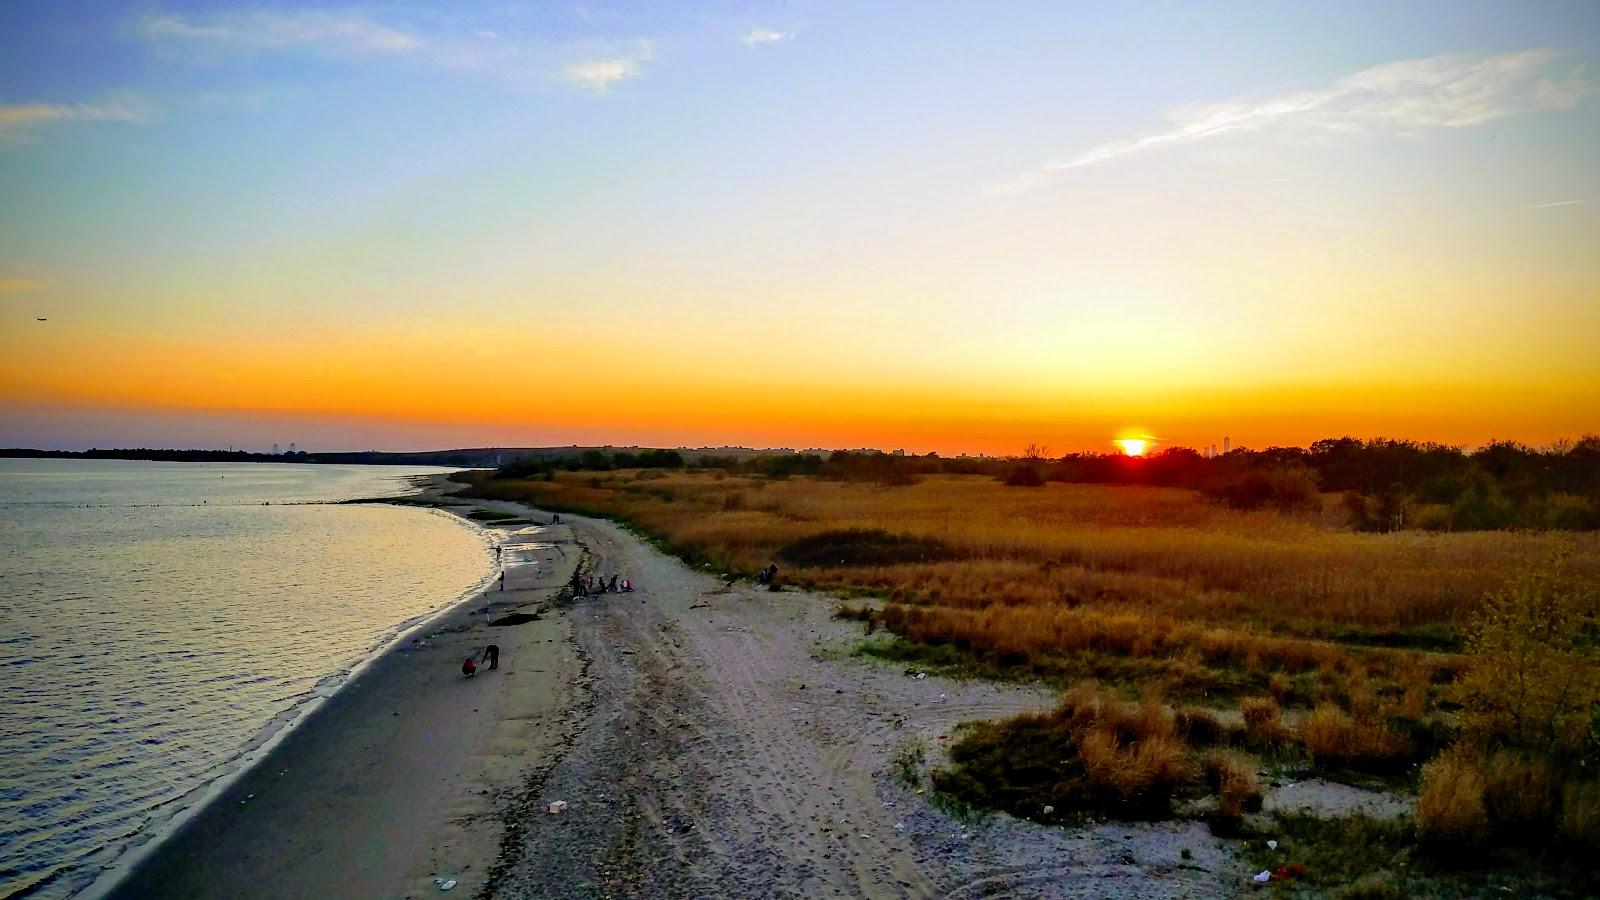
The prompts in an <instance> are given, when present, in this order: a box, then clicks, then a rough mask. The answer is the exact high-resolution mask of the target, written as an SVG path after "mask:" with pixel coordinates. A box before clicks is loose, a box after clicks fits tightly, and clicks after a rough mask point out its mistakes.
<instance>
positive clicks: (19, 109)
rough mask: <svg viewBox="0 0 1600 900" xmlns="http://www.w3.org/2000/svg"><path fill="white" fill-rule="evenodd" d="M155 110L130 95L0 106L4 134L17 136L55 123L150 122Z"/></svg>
mask: <svg viewBox="0 0 1600 900" xmlns="http://www.w3.org/2000/svg"><path fill="white" fill-rule="evenodd" d="M152 113H153V109H152V107H151V106H150V103H149V102H148V101H146V100H144V99H143V98H142V97H139V96H136V95H133V94H126V95H122V96H119V97H116V98H113V99H110V100H104V101H101V102H98V103H13V104H5V105H0V137H15V136H17V135H19V134H23V133H25V132H27V131H28V130H29V129H31V128H33V127H36V126H40V125H44V124H48V123H51V122H68V121H78V122H147V121H149V120H150V117H151V115H152Z"/></svg>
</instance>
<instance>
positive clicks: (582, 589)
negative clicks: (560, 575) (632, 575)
mask: <svg viewBox="0 0 1600 900" xmlns="http://www.w3.org/2000/svg"><path fill="white" fill-rule="evenodd" d="M619 579H620V583H619ZM572 592H573V593H575V594H582V595H584V596H586V597H597V596H599V595H601V594H631V593H633V581H632V580H631V579H628V578H620V576H617V575H612V576H611V578H610V579H609V580H608V579H607V578H606V577H605V576H598V577H597V576H594V575H580V574H579V573H577V572H573V573H572Z"/></svg>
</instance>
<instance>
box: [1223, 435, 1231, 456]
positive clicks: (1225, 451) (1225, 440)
mask: <svg viewBox="0 0 1600 900" xmlns="http://www.w3.org/2000/svg"><path fill="white" fill-rule="evenodd" d="M1232 449H1233V438H1229V437H1224V438H1223V439H1222V453H1223V455H1224V456H1226V455H1227V454H1228V452H1229V451H1230V450H1232Z"/></svg>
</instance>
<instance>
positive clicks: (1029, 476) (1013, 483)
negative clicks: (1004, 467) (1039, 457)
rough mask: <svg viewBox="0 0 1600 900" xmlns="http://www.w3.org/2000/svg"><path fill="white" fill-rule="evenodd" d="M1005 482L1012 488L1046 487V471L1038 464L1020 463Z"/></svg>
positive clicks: (1008, 473)
mask: <svg viewBox="0 0 1600 900" xmlns="http://www.w3.org/2000/svg"><path fill="white" fill-rule="evenodd" d="M1003 480H1004V481H1005V483H1006V484H1007V485H1009V486H1010V487H1044V483H1045V477H1044V469H1043V467H1041V466H1040V465H1039V464H1038V463H1031V462H1026V463H1018V464H1017V465H1014V466H1012V467H1011V469H1010V471H1008V472H1006V477H1005V478H1004V479H1003Z"/></svg>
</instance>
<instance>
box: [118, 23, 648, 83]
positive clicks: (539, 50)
mask: <svg viewBox="0 0 1600 900" xmlns="http://www.w3.org/2000/svg"><path fill="white" fill-rule="evenodd" d="M428 21H430V22H432V23H433V25H435V26H439V25H440V24H441V21H440V20H439V19H437V18H434V19H429V20H428ZM138 30H139V34H140V35H141V36H143V37H144V38H145V39H146V40H147V41H149V42H150V44H151V45H152V46H154V47H156V48H157V49H158V50H159V51H161V52H166V53H180V54H184V55H186V56H189V57H193V58H198V59H203V60H215V59H219V58H223V57H226V56H228V55H236V54H252V53H311V54H317V55H321V56H326V57H339V58H358V57H359V58H393V59H402V60H405V61H406V62H407V63H410V64H415V65H422V66H430V67H433V68H437V69H445V70H449V71H454V72H467V73H472V74H475V75H479V76H482V77H485V78H492V79H495V80H497V81H499V82H501V83H502V84H505V85H507V86H510V87H513V88H517V89H525V90H526V89H536V88H539V87H541V86H542V87H548V86H550V85H551V83H552V81H554V82H555V83H560V84H566V85H572V86H576V87H579V88H582V89H584V90H587V91H591V92H594V93H598V94H603V93H605V92H606V91H608V90H610V89H611V87H612V86H613V85H615V84H617V83H618V82H620V81H624V80H626V79H629V78H633V77H636V76H638V75H639V74H641V73H642V71H643V64H644V63H645V62H647V61H649V60H650V59H651V58H652V57H651V52H650V44H649V42H648V41H643V40H636V41H628V42H617V41H570V42H565V43H556V42H551V41H549V40H546V39H543V38H540V37H537V36H529V35H519V34H512V33H507V32H505V31H501V30H496V29H492V28H486V27H483V26H482V25H481V24H479V23H470V22H449V23H448V24H446V26H445V27H443V28H442V29H441V28H437V27H436V28H435V29H434V30H432V31H424V30H420V29H418V28H411V27H402V26H400V25H397V24H394V23H392V22H380V21H377V20H375V19H373V18H371V17H370V16H368V15H366V14H364V13H361V12H356V11H345V12H331V11H314V10H306V11H291V12H276V11H251V12H239V13H227V14H221V15H216V16H211V17H205V18H199V17H190V18H185V17H183V16H178V15H155V16H149V17H146V18H145V19H143V20H141V21H140V22H139V23H138Z"/></svg>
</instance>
